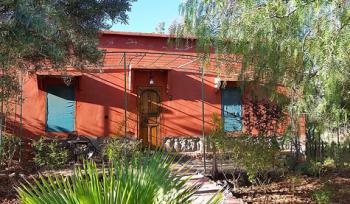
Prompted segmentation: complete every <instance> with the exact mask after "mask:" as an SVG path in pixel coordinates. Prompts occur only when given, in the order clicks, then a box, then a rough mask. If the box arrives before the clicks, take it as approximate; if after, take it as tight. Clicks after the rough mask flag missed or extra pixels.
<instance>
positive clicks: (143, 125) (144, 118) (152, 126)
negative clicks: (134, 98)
mask: <svg viewBox="0 0 350 204" xmlns="http://www.w3.org/2000/svg"><path fill="white" fill-rule="evenodd" d="M138 93H139V94H138V100H139V139H142V143H143V144H144V145H146V146H152V147H156V146H157V145H158V144H159V116H160V97H159V91H157V90H156V89H151V88H145V89H140V90H139V92H138Z"/></svg>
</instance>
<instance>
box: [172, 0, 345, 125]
mask: <svg viewBox="0 0 350 204" xmlns="http://www.w3.org/2000/svg"><path fill="white" fill-rule="evenodd" d="M181 11H182V15H183V24H182V26H180V27H177V29H176V31H174V32H175V33H176V34H177V35H178V36H185V35H194V36H196V37H197V38H198V41H197V43H198V48H199V51H201V52H206V53H209V52H210V49H211V48H214V49H215V52H216V54H217V55H218V56H221V57H222V58H225V59H227V58H228V57H229V56H234V55H238V56H240V57H241V59H242V62H243V63H242V64H243V72H244V71H245V70H247V69H253V71H254V72H253V73H254V78H255V79H256V80H257V81H263V82H265V83H266V84H269V85H271V86H275V85H277V84H282V85H284V86H286V87H288V88H289V90H291V92H292V95H291V98H293V100H292V101H294V102H295V103H293V106H294V107H293V108H292V109H293V111H294V112H298V113H301V112H306V113H307V114H308V115H309V119H311V120H318V121H321V122H324V121H325V120H324V119H323V118H325V117H326V118H328V119H332V120H335V121H339V120H341V121H344V120H345V119H346V118H347V116H346V115H347V114H348V112H349V111H350V105H349V104H350V101H349V100H350V92H349V91H348V90H349V87H350V80H349V79H350V78H349V75H350V70H349V69H350V66H349V65H350V55H349V54H350V53H349V50H350V49H349V48H350V29H349V27H350V26H349V25H350V2H349V1H347V0H187V1H186V2H184V3H183V5H182V7H181ZM321 118H322V120H321Z"/></svg>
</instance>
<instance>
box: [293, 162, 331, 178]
mask: <svg viewBox="0 0 350 204" xmlns="http://www.w3.org/2000/svg"><path fill="white" fill-rule="evenodd" d="M297 171H299V172H300V173H302V174H304V175H308V176H321V175H322V173H323V172H324V167H323V165H322V163H321V162H316V161H314V160H307V161H306V162H304V163H301V164H299V166H297Z"/></svg>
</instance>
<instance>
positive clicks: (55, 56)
mask: <svg viewBox="0 0 350 204" xmlns="http://www.w3.org/2000/svg"><path fill="white" fill-rule="evenodd" d="M134 1H135V0H108V1H100V0H74V1H67V0H45V1H41V0H16V1H15V0H3V1H1V3H0V36H1V37H0V70H1V71H2V73H3V74H4V75H5V76H6V75H11V74H13V73H17V71H26V70H28V69H33V68H34V69H35V70H37V69H42V68H50V67H53V68H57V69H63V68H64V67H67V66H68V67H69V66H73V67H76V68H84V67H86V65H98V64H99V63H100V61H101V57H102V52H101V51H100V50H99V49H98V48H97V45H98V32H99V31H100V30H103V29H109V28H110V27H111V25H112V23H127V20H128V16H127V12H128V11H130V9H131V3H132V2H134ZM14 68H15V69H14ZM17 82H18V80H16V79H14V80H12V81H11V82H10V83H9V84H13V83H17Z"/></svg>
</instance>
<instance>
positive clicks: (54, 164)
mask: <svg viewBox="0 0 350 204" xmlns="http://www.w3.org/2000/svg"><path fill="white" fill-rule="evenodd" d="M32 146H33V148H34V162H35V164H36V165H37V166H38V167H48V168H58V167H62V166H64V165H65V164H67V162H68V158H69V154H68V150H67V149H65V148H63V147H62V146H61V145H60V144H59V141H58V140H57V139H45V138H43V137H41V138H40V139H39V140H37V141H33V142H32Z"/></svg>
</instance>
